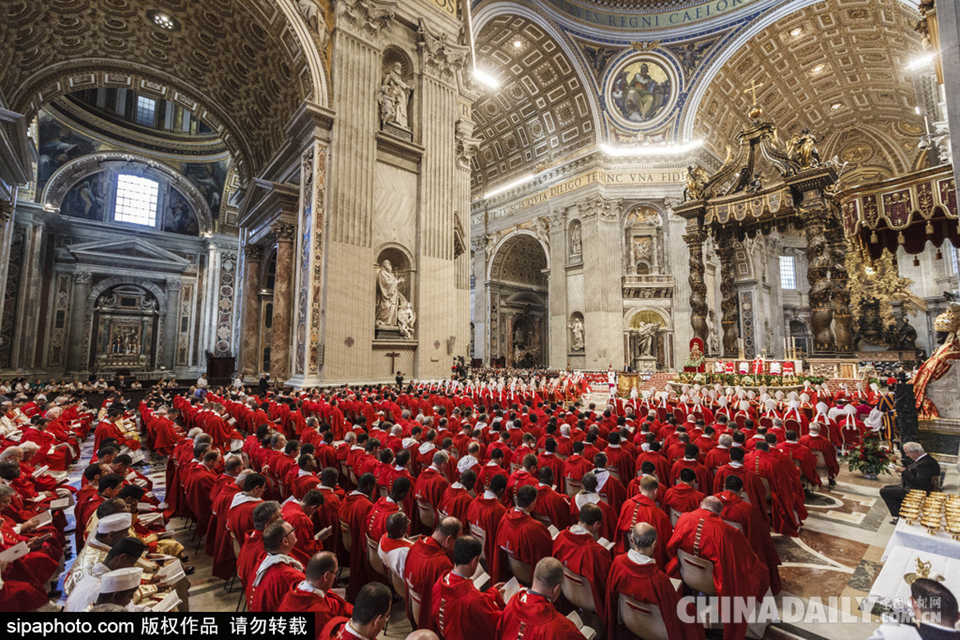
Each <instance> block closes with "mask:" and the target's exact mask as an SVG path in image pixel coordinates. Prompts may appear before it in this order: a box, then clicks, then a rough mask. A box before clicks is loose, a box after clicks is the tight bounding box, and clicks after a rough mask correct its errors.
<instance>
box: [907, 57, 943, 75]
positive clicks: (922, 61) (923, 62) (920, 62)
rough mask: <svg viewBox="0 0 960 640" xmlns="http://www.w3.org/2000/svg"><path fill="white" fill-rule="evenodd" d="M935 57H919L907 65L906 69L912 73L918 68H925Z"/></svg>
mask: <svg viewBox="0 0 960 640" xmlns="http://www.w3.org/2000/svg"><path fill="white" fill-rule="evenodd" d="M936 57H937V54H936V53H930V54H927V55H925V56H920V57H919V58H917V59H916V60H914V61H912V62H910V63H909V64H907V69H909V70H911V71H912V70H913V69H919V68H920V67H925V66H927V65H928V64H930V63H931V62H933V60H934V58H936Z"/></svg>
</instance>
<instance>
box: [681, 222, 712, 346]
mask: <svg viewBox="0 0 960 640" xmlns="http://www.w3.org/2000/svg"><path fill="white" fill-rule="evenodd" d="M706 239H707V234H706V232H704V230H703V228H702V227H701V226H700V223H699V222H698V221H697V220H696V219H688V220H687V233H686V235H684V236H683V240H684V242H686V243H687V249H688V250H689V251H690V325H691V326H692V327H693V336H694V337H695V338H700V339H701V340H703V342H704V344H706V342H707V333H708V332H707V283H706V280H705V279H704V275H703V274H704V266H703V243H704V242H705V241H706Z"/></svg>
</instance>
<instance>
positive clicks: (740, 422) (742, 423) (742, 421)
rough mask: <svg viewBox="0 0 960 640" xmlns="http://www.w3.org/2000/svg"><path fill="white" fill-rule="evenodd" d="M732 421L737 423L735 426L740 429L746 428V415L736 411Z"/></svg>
mask: <svg viewBox="0 0 960 640" xmlns="http://www.w3.org/2000/svg"><path fill="white" fill-rule="evenodd" d="M733 421H734V422H736V423H737V428H738V429H740V430H741V431H742V430H743V429H746V428H747V416H745V415H743V414H742V413H738V414H737V415H736V416H734V418H733Z"/></svg>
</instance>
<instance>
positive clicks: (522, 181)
mask: <svg viewBox="0 0 960 640" xmlns="http://www.w3.org/2000/svg"><path fill="white" fill-rule="evenodd" d="M536 175H537V174H535V173H528V174H527V175H525V176H523V177H522V178H519V179H517V180H514V181H513V182H511V183H510V184H507V185H504V186H502V187H497V188H496V189H494V190H493V191H488V192H487V193H485V194H484V195H483V197H484V198H492V197H493V196H496V195H499V194H501V193H503V192H504V191H510V189H516V188H517V187H519V186H521V185H525V184H527V183H528V182H530V181H531V180H533V179H534V177H535V176H536Z"/></svg>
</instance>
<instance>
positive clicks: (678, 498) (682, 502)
mask: <svg viewBox="0 0 960 640" xmlns="http://www.w3.org/2000/svg"><path fill="white" fill-rule="evenodd" d="M679 479H680V482H678V483H677V484H675V485H673V486H672V487H670V488H669V489H667V494H666V495H665V496H664V497H663V508H664V509H665V510H669V509H673V510H674V511H676V512H677V513H687V512H688V511H693V510H695V509H696V508H697V507H699V506H700V501H701V500H703V497H704V494H703V493H702V492H701V491H697V490H696V489H694V488H693V483H694V482H696V479H697V474H696V473H695V472H694V471H693V469H684V470H682V471H681V472H680V478H679ZM668 513H669V511H668Z"/></svg>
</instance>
